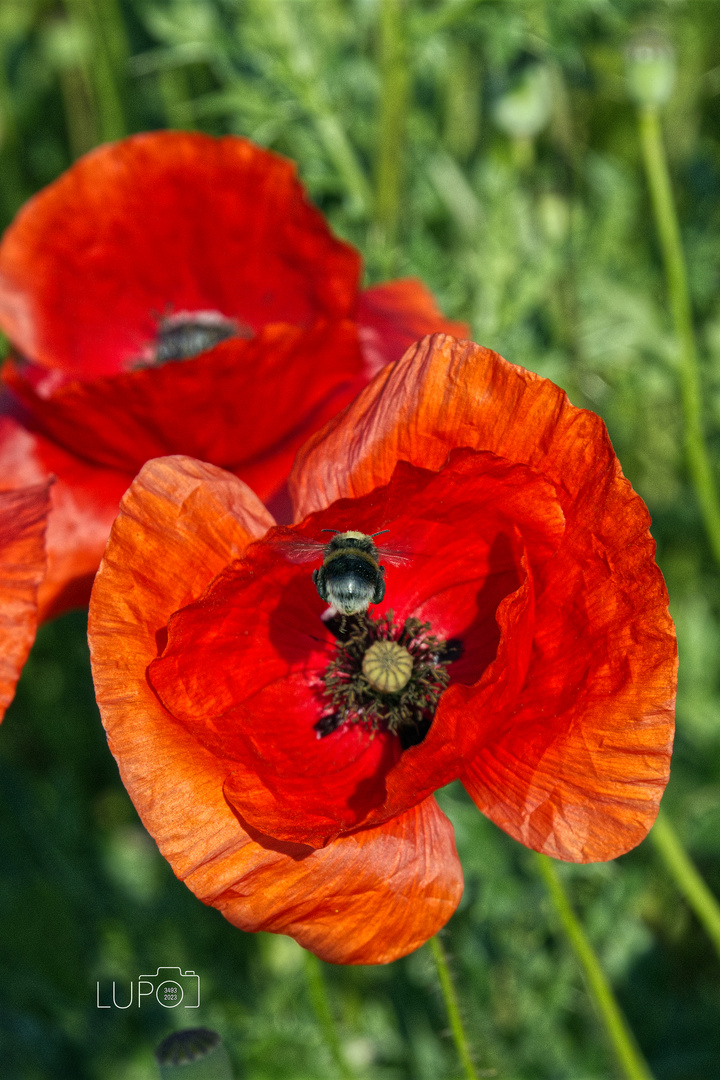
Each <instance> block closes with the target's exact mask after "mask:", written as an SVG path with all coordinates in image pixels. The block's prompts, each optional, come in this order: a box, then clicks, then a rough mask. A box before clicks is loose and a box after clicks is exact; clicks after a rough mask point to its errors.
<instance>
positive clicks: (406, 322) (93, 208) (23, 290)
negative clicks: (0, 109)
mask: <svg viewBox="0 0 720 1080" xmlns="http://www.w3.org/2000/svg"><path fill="white" fill-rule="evenodd" d="M360 271H361V265H360V258H359V255H358V253H357V252H356V251H355V250H354V249H353V248H352V247H350V246H349V245H348V244H345V243H343V242H342V241H340V240H338V239H337V237H335V236H334V235H333V234H332V233H331V231H330V230H329V228H328V226H327V224H326V222H325V220H324V219H323V217H322V215H321V214H320V213H319V211H318V210H316V209H315V208H314V207H313V206H311V205H310V203H309V202H308V201H307V198H306V196H305V193H304V190H303V188H302V186H301V185H300V184H299V182H298V181H297V179H296V176H295V169H294V166H293V165H292V163H291V162H289V161H286V160H285V159H283V158H280V157H278V156H277V155H275V154H273V153H270V152H269V151H267V150H263V149H261V148H260V147H258V146H255V145H253V144H252V143H250V142H248V141H247V140H245V139H240V138H235V137H228V138H223V139H213V138H211V137H209V136H206V135H200V134H189V133H183V132H156V133H152V134H144V135H138V136H134V137H133V138H130V139H126V140H124V141H122V142H119V143H115V144H114V145H109V146H103V147H101V148H100V149H98V150H95V151H94V152H92V153H90V154H88V155H87V156H86V157H84V158H83V159H82V160H80V161H79V162H77V164H75V165H74V166H73V167H72V168H71V169H70V170H69V171H68V172H67V173H65V174H64V175H63V176H62V177H60V179H59V180H57V181H56V182H55V183H54V184H51V185H50V186H49V187H48V188H46V189H45V190H44V191H42V192H41V193H40V194H39V195H37V196H36V197H35V198H34V199H32V200H31V201H30V202H29V203H28V204H27V206H26V207H25V208H24V209H23V210H22V211H21V212H20V214H19V215H18V217H17V219H16V220H15V222H14V223H13V225H11V227H10V228H9V229H8V231H7V232H6V234H5V236H4V239H3V240H2V243H1V244H0V327H1V328H2V329H3V330H4V332H5V333H6V335H7V336H8V337H9V339H10V341H11V342H12V344H13V348H14V350H15V356H16V362H14V363H10V364H7V365H6V366H5V369H4V372H3V377H4V382H5V387H6V391H5V397H4V413H5V415H4V416H3V418H2V422H1V423H0V488H9V487H16V486H18V485H20V484H27V483H34V482H37V481H40V480H42V479H43V478H45V477H47V476H48V475H54V476H55V477H56V478H57V483H56V484H55V487H54V489H53V494H52V499H53V512H52V515H51V519H50V526H49V532H48V557H49V565H48V573H47V576H46V579H45V581H44V583H43V586H42V589H41V597H40V600H41V607H42V610H43V613H45V614H54V613H56V612H58V611H60V610H62V609H64V608H66V607H68V606H72V605H73V604H75V603H78V602H83V601H86V600H87V597H88V595H89V587H90V583H91V581H92V577H93V575H94V572H95V570H96V568H97V565H98V562H99V560H100V556H101V554H102V550H103V547H104V544H105V541H106V539H107V534H108V532H109V528H110V524H111V522H112V520H113V518H114V517H115V514H116V513H117V506H118V502H119V498H120V495H121V494H122V492H123V491H124V490H125V489H126V488H127V486H128V484H129V483H130V481H131V479H132V477H133V476H134V475H135V474H136V472H137V471H138V469H139V468H140V467H141V465H142V464H143V462H144V461H146V460H147V459H148V458H151V457H157V456H159V455H163V454H172V453H186V454H191V455H193V456H196V457H200V458H203V459H205V460H208V461H212V462H215V463H217V464H219V465H222V466H223V467H224V468H227V469H229V470H231V471H232V472H234V473H235V474H236V475H238V476H241V477H242V478H243V479H244V480H245V481H246V482H247V483H249V484H250V485H251V487H252V488H253V489H254V490H255V491H257V492H258V494H259V495H260V496H261V497H262V498H264V499H268V498H270V497H272V495H273V494H274V493H276V492H277V491H278V489H279V488H280V487H281V485H282V484H283V483H284V481H285V479H286V477H287V473H288V471H289V469H290V466H291V464H292V460H293V456H294V453H295V451H296V450H297V448H298V446H300V445H301V443H302V442H303V441H304V440H305V439H306V438H307V437H308V435H310V434H311V433H312V432H313V431H315V430H317V429H318V428H319V427H321V426H322V424H324V423H325V422H326V420H328V419H329V418H330V417H331V416H333V415H334V414H335V412H337V411H338V410H339V409H340V408H342V407H343V406H344V405H345V404H347V402H348V401H350V400H351V398H352V397H353V396H354V394H355V393H356V392H357V391H358V389H360V388H361V387H362V386H364V385H365V384H366V383H367V381H368V379H369V377H370V376H371V375H372V374H374V373H375V371H377V370H378V368H380V367H382V365H383V364H384V363H386V362H388V361H389V360H395V359H398V358H399V357H400V356H401V355H402V353H403V352H404V351H405V349H406V348H407V347H408V346H409V345H410V344H412V342H413V341H416V340H417V339H418V338H419V337H421V336H422V335H423V334H425V333H428V332H431V331H434V330H439V329H445V330H449V331H450V332H457V330H453V327H454V326H455V327H457V326H458V324H452V323H449V322H447V321H446V320H445V319H444V318H443V317H442V315H441V314H440V312H439V311H438V310H437V308H436V306H435V303H434V301H433V299H432V297H431V295H430V294H429V293H428V292H427V290H426V289H425V288H424V287H423V286H422V285H421V284H420V283H419V282H417V281H396V282H391V283H389V284H386V285H381V286H377V287H375V288H372V289H369V290H367V291H365V292H360V290H359V278H360Z"/></svg>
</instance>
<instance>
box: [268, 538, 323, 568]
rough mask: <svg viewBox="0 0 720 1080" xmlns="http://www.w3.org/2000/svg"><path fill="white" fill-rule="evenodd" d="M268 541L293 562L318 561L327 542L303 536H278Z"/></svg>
mask: <svg viewBox="0 0 720 1080" xmlns="http://www.w3.org/2000/svg"><path fill="white" fill-rule="evenodd" d="M268 543H269V544H270V545H271V546H272V547H274V548H275V549H276V551H278V552H279V553H280V554H281V555H282V556H283V557H284V558H286V559H287V560H288V562H292V563H307V562H317V560H318V559H322V557H323V554H324V552H325V544H323V543H321V541H319V540H308V539H306V538H305V537H303V536H277V537H274V538H272V539H270V540H268Z"/></svg>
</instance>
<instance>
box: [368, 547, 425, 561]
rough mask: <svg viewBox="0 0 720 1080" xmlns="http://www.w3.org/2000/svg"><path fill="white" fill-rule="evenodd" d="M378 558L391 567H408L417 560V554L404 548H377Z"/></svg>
mask: <svg viewBox="0 0 720 1080" xmlns="http://www.w3.org/2000/svg"><path fill="white" fill-rule="evenodd" d="M375 550H376V551H377V553H378V558H379V559H380V560H381V561H382V562H383V563H390V565H391V566H407V565H408V563H410V562H412V560H413V559H414V558H415V553H414V552H412V551H409V550H407V549H403V548H384V547H376V548H375Z"/></svg>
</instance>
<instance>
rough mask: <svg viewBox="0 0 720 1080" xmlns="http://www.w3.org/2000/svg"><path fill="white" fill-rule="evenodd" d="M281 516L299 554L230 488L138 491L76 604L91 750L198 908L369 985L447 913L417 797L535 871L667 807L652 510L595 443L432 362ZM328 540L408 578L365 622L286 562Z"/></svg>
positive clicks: (158, 478) (482, 382)
mask: <svg viewBox="0 0 720 1080" xmlns="http://www.w3.org/2000/svg"><path fill="white" fill-rule="evenodd" d="M290 490H291V495H292V498H293V505H294V511H295V521H296V524H295V525H293V526H292V527H289V528H275V529H273V527H272V526H273V520H272V518H271V517H270V515H269V514H268V512H267V511H266V510H265V509H264V508H263V507H262V505H261V504H260V503H259V501H258V500H257V498H256V497H255V495H253V493H252V492H251V491H250V490H249V489H248V488H247V487H246V486H245V485H243V484H242V483H241V482H240V481H239V480H237V479H235V478H234V477H232V476H230V475H228V474H227V473H225V472H222V471H220V470H218V469H216V468H213V467H212V466H209V465H204V464H202V463H200V462H197V461H192V460H190V459H188V458H184V457H169V458H164V459H160V460H156V461H152V462H149V463H148V464H147V465H146V466H145V467H144V469H143V470H142V472H141V473H140V475H139V476H138V478H137V479H136V480H135V482H134V483H133V485H132V487H131V488H130V490H129V492H128V493H127V495H126V496H125V498H124V499H123V502H122V506H121V512H120V515H119V517H118V519H117V521H116V522H115V525H114V526H113V531H112V533H111V537H110V541H109V543H108V547H107V551H106V554H105V557H104V560H103V563H102V565H101V568H100V571H99V574H98V577H97V579H96V583H95V587H94V590H93V597H92V601H91V605H90V642H91V651H92V660H93V670H94V676H95V686H96V692H97V699H98V703H99V705H100V710H101V713H102V717H103V721H104V723H105V726H106V729H107V732H108V736H109V741H110V747H111V749H112V751H113V753H114V754H115V756H116V758H117V760H118V763H119V766H120V770H121V774H122V778H123V781H124V783H125V785H126V787H127V789H128V791H129V793H130V795H131V797H132V799H133V801H134V802H135V804H136V806H137V808H138V810H139V812H140V814H141V816H142V818H143V820H144V822H145V824H146V826H147V828H148V829H149V831H150V832H151V834H152V835H153V836H154V837H155V838H156V840H157V842H158V844H159V846H160V850H161V851H162V852H163V854H164V855H165V857H166V858H167V859H168V860H169V861H170V863H171V864H172V866H173V868H174V870H175V872H176V873H177V874H178V876H179V877H181V878H182V879H183V880H184V881H185V882H186V883H187V884H188V885H189V887H190V888H191V889H192V890H193V891H194V892H195V893H196V895H197V896H198V897H200V899H201V900H203V901H204V902H205V903H208V904H212V905H214V906H216V907H218V908H219V909H220V910H221V911H222V912H223V914H224V915H225V916H226V917H227V918H228V919H229V920H230V921H231V922H233V923H235V924H236V925H237V926H240V927H242V928H243V929H246V930H260V929H262V930H271V931H276V932H282V933H287V934H291V935H292V936H293V937H295V938H296V939H297V940H298V941H300V942H301V943H302V944H303V945H305V946H307V947H308V948H310V949H312V950H313V951H314V952H316V953H317V954H318V955H319V956H321V957H324V958H325V959H327V960H332V961H336V962H345V963H380V962H384V961H388V960H391V959H393V958H395V957H397V956H400V955H403V954H404V953H406V952H408V951H410V950H411V949H413V948H415V947H416V946H418V945H419V944H420V943H421V942H423V941H424V940H426V939H427V938H428V937H429V936H430V935H431V934H432V933H434V932H435V931H436V930H437V929H438V928H439V927H440V926H441V925H442V924H443V923H444V922H445V921H446V919H447V918H448V917H449V915H450V914H451V913H452V911H453V910H454V908H455V906H456V904H457V902H458V899H459V896H460V892H461V887H462V877H461V871H460V867H459V866H458V862H457V857H456V853H455V847H454V842H453V837H452V832H451V829H450V826H449V823H448V822H447V821H446V819H445V818H444V817H443V815H442V814H441V812H440V811H439V809H438V806H437V804H436V802H435V800H434V799H433V797H432V795H433V792H434V791H435V790H437V789H438V788H439V787H441V786H442V785H444V784H447V783H449V782H450V781H452V780H455V779H460V780H461V781H462V783H463V784H464V785H465V787H466V788H467V790H468V792H469V793H470V795H471V796H472V798H473V799H474V800H475V802H476V803H477V805H478V807H479V808H480V809H481V810H482V811H483V813H485V814H486V815H487V816H488V817H490V818H491V819H492V820H493V821H494V822H496V823H497V824H498V825H499V826H500V827H501V828H503V829H505V830H506V831H507V832H508V833H510V835H512V836H514V837H516V838H517V839H518V840H520V841H521V842H522V843H524V844H526V845H528V846H529V847H531V848H535V849H536V850H538V851H543V852H545V853H547V854H549V855H552V856H556V857H559V858H562V859H568V860H575V861H593V860H605V859H610V858H613V857H614V856H616V855H619V854H621V853H622V852H624V851H627V850H628V849H629V848H631V847H633V846H634V845H636V844H637V843H638V842H639V841H640V840H642V838H643V837H644V836H645V834H646V833H647V831H648V829H649V828H650V825H651V824H652V822H653V820H654V819H655V816H656V813H657V808H658V804H659V801H660V797H661V795H662V792H663V790H664V787H665V784H666V782H667V779H668V770H669V761H670V752H671V744H672V733H673V711H674V698H675V676H676V655H677V654H676V645H675V634H674V630H673V625H672V622H671V619H670V617H669V614H668V602H667V593H666V590H665V585H664V582H663V579H662V576H661V574H660V571H659V570H658V568H657V566H656V564H655V561H654V551H655V544H654V542H653V540H652V539H651V537H650V535H649V532H648V525H649V516H648V513H647V510H646V508H645V506H644V504H643V502H642V500H641V499H640V498H639V497H638V496H637V495H636V494H635V493H634V492H633V490H632V488H631V487H630V484H629V483H628V482H627V480H625V479H624V477H623V475H622V472H621V469H620V465H619V463H618V461H617V458H616V457H615V455H614V453H613V450H612V447H611V445H610V442H609V439H608V436H607V432H606V430H605V427H604V425H603V423H602V421H601V420H600V419H599V418H598V417H597V416H594V415H593V414H592V413H589V412H586V411H585V410H582V409H576V408H574V407H573V406H572V405H571V404H570V403H569V402H568V400H567V398H566V396H565V394H564V393H563V392H562V391H561V390H559V389H558V388H557V387H556V386H554V385H553V384H552V383H550V382H548V381H547V380H545V379H541V378H539V377H538V376H536V375H533V374H532V373H531V372H528V371H525V370H524V369H522V368H520V367H516V366H514V365H512V364H509V363H507V362H506V361H505V360H503V359H502V358H501V357H499V356H497V355H496V354H495V353H492V352H490V351H489V350H487V349H482V348H479V347H478V346H476V345H473V344H472V343H470V342H457V341H455V340H454V339H452V338H448V337H444V336H442V335H437V336H435V337H433V338H427V339H425V340H424V341H422V342H421V343H420V344H419V345H418V346H416V347H415V348H414V349H412V350H410V351H409V352H408V353H407V354H406V355H405V356H404V357H403V359H402V360H400V361H399V362H397V363H395V364H393V365H391V366H389V367H387V368H385V369H384V370H383V371H382V372H380V373H379V374H378V375H377V376H376V378H375V379H374V380H373V382H372V383H371V384H370V385H369V386H368V387H367V388H366V390H365V391H363V393H362V394H360V396H359V397H358V398H357V399H356V401H355V402H354V403H353V404H351V405H350V406H349V407H348V408H347V409H346V410H345V412H344V413H342V414H341V415H340V416H338V417H337V418H336V419H334V420H333V421H332V422H331V423H330V424H328V425H327V426H326V427H325V428H324V429H323V430H322V431H321V432H319V433H318V434H317V435H315V436H314V437H313V438H312V439H311V440H310V441H309V442H308V443H307V444H306V445H305V447H304V448H303V449H302V450H301V451H300V453H299V455H298V457H297V459H296V465H295V467H294V470H293V474H292V476H291V481H290ZM327 529H330V530H339V531H340V533H345V532H346V531H349V530H354V531H356V532H359V533H362V534H365V535H371V534H375V533H378V532H380V531H381V530H387V536H385V537H383V540H385V541H386V542H387V545H388V546H392V547H395V548H396V549H401V550H403V551H404V553H405V554H404V559H405V561H404V562H399V563H396V562H394V561H390V559H388V562H387V566H386V572H385V579H386V593H385V597H384V599H383V600H382V601H381V602H380V603H379V604H377V605H375V606H370V608H369V609H368V615H367V618H363V617H362V616H357V615H353V616H350V617H348V618H346V619H344V620H343V619H342V618H341V617H340V616H339V615H333V614H332V612H330V613H328V611H327V608H326V605H325V603H324V602H323V601H322V600H321V598H320V596H319V594H318V590H317V588H316V587H315V585H314V584H313V579H312V576H311V573H310V569H311V567H310V565H309V564H298V563H296V562H295V561H294V558H295V554H294V553H295V551H297V550H300V551H302V550H303V549H307V548H309V547H311V542H312V541H314V540H318V539H322V540H323V541H326V540H327V536H326V535H325V534H324V533H323V530H327ZM376 542H377V543H378V544H380V543H381V542H382V541H381V539H380V537H377V541H376ZM321 558H322V557H319V558H318V560H317V562H316V567H317V566H319V565H320V562H321ZM376 647H377V648H376ZM378 648H379V651H378ZM381 653H382V655H383V656H387V655H388V654H389V653H392V654H393V656H394V657H395V658H396V659H397V658H398V656H399V659H397V664H396V663H395V660H393V662H392V664H391V665H390V667H389V669H388V670H389V671H391V672H392V679H394V680H395V681H391V682H388V681H384V679H385V677H384V676H383V678H380V677H379V676H378V675H377V672H376V670H375V668H374V666H375V665H377V664H378V663H379V662H380V660H379V658H380V654H381ZM371 658H372V663H371V662H370V661H371ZM393 664H394V665H395V666H394V667H393ZM401 668H402V669H403V671H404V672H405V675H404V676H403V677H404V678H406V681H405V682H404V683H403V682H402V678H400V676H398V671H399V670H400V669H401ZM401 674H402V672H401ZM388 687H390V690H389V691H388Z"/></svg>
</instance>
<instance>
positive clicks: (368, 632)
mask: <svg viewBox="0 0 720 1080" xmlns="http://www.w3.org/2000/svg"><path fill="white" fill-rule="evenodd" d="M326 626H328V628H329V629H330V631H331V633H332V634H333V635H334V636H335V637H336V638H337V643H336V646H335V649H336V652H335V657H334V658H333V660H332V661H331V662H330V664H329V665H328V667H327V670H326V671H325V675H324V680H323V681H324V684H325V685H324V688H323V691H322V693H323V696H324V698H325V699H326V701H325V705H326V709H327V712H326V713H325V715H323V716H322V717H321V718H320V720H318V722H317V723H316V724H315V731H316V732H317V735H318V738H323V737H324V736H325V735H327V734H329V733H330V732H331V731H336V730H337V729H338V728H339V727H341V726H342V725H343V724H346V723H362V724H365V725H366V726H367V727H369V728H370V730H372V731H379V730H385V731H390V732H392V733H393V734H396V735H397V736H398V738H399V739H400V742H401V745H402V747H403V749H407V747H409V746H416V745H417V744H418V743H421V742H422V741H423V739H424V738H425V736H426V735H427V733H428V731H429V730H430V726H431V724H432V721H433V717H434V715H435V710H436V708H437V704H438V702H439V700H440V697H441V695H442V693H443V691H444V690H445V689H446V688H447V686H448V683H449V681H450V675H449V673H448V670H447V668H448V665H449V664H451V663H452V662H453V660H456V659H457V658H458V657H459V656H460V655H461V654H462V642H460V641H459V640H457V639H453V640H452V641H450V642H445V641H442V640H441V639H440V638H437V637H434V636H433V635H431V634H430V633H429V631H430V629H431V626H430V623H423V622H421V621H420V620H419V619H415V618H410V619H406V620H405V623H404V624H403V626H402V628H400V627H398V626H397V625H396V624H395V623H394V621H393V613H392V612H391V611H390V612H388V614H387V615H386V616H385V617H384V618H381V619H372V618H368V617H367V616H351V617H349V618H348V617H340V616H333V617H331V618H330V619H328V620H327V621H326ZM383 640H384V641H395V642H397V644H398V645H401V646H402V647H403V648H405V649H406V650H407V652H408V653H409V654H410V656H411V657H412V661H413V667H412V672H411V675H410V678H409V680H408V682H407V683H406V684H405V685H404V686H403V688H402V689H401V690H400V691H398V692H397V693H386V692H382V691H381V690H379V689H378V688H377V687H375V686H374V685H372V684H371V683H370V682H369V680H368V679H367V678H366V676H365V675H364V674H363V671H362V665H363V659H364V657H365V654H366V653H367V651H368V649H370V648H371V646H372V645H373V644H374V643H375V642H376V641H383Z"/></svg>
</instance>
